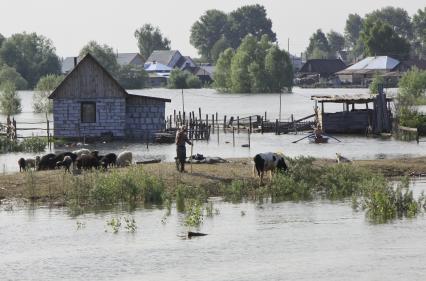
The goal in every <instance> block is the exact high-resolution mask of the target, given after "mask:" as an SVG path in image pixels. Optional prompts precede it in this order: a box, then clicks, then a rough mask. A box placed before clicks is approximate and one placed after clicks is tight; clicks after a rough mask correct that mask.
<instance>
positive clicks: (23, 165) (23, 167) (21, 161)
mask: <svg viewBox="0 0 426 281" xmlns="http://www.w3.org/2000/svg"><path fill="white" fill-rule="evenodd" d="M18 165H19V172H25V170H26V169H27V168H26V166H27V163H26V162H25V159H24V158H19V160H18Z"/></svg>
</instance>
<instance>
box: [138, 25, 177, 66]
mask: <svg viewBox="0 0 426 281" xmlns="http://www.w3.org/2000/svg"><path fill="white" fill-rule="evenodd" d="M135 38H136V39H137V40H138V48H139V52H140V54H141V56H142V58H143V60H144V61H146V60H147V59H148V57H149V56H150V55H151V53H152V52H153V51H154V50H170V40H169V39H167V37H163V34H162V33H161V31H160V28H159V27H158V26H156V27H154V26H152V25H151V24H145V25H143V26H142V27H141V28H139V29H137V30H136V31H135Z"/></svg>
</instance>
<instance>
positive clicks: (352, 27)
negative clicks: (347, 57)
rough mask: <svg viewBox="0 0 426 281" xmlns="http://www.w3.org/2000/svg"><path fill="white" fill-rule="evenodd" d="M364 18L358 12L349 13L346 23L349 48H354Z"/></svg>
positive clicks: (346, 38) (346, 37)
mask: <svg viewBox="0 0 426 281" xmlns="http://www.w3.org/2000/svg"><path fill="white" fill-rule="evenodd" d="M362 22H363V20H362V18H361V17H360V16H359V15H358V14H349V16H348V19H347V20H346V25H345V41H346V44H347V46H348V47H349V48H351V49H352V48H353V47H354V46H355V45H356V43H357V41H358V39H359V33H360V32H361V29H362Z"/></svg>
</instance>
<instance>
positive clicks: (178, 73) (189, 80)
mask: <svg viewBox="0 0 426 281" xmlns="http://www.w3.org/2000/svg"><path fill="white" fill-rule="evenodd" d="M168 87H169V88H170V89H191V88H201V81H200V79H199V78H198V77H197V76H195V75H194V74H192V73H190V72H188V71H182V70H180V69H173V70H172V72H171V73H170V77H169V81H168Z"/></svg>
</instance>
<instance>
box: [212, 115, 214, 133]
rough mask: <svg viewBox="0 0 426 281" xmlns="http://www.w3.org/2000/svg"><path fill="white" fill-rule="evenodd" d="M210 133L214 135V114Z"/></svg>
mask: <svg viewBox="0 0 426 281" xmlns="http://www.w3.org/2000/svg"><path fill="white" fill-rule="evenodd" d="M212 133H213V134H214V114H212Z"/></svg>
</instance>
